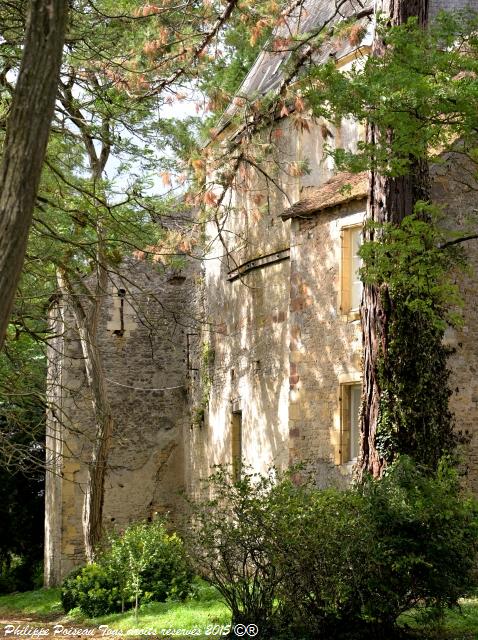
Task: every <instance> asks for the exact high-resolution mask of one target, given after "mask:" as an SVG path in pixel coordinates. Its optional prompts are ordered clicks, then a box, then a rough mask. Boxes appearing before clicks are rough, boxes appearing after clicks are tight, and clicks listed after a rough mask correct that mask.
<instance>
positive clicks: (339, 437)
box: [332, 371, 362, 471]
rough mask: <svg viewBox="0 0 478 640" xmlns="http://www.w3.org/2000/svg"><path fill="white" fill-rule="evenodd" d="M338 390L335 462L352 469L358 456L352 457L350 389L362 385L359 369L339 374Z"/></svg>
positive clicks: (335, 421)
mask: <svg viewBox="0 0 478 640" xmlns="http://www.w3.org/2000/svg"><path fill="white" fill-rule="evenodd" d="M338 383H339V384H338V390H337V406H336V410H335V412H334V425H335V428H334V433H333V434H332V446H333V449H334V462H335V464H337V465H340V466H342V467H344V469H346V470H347V471H351V470H352V467H353V466H354V464H355V463H356V462H357V458H356V457H355V458H352V459H351V458H350V426H351V423H350V390H351V388H352V387H354V386H360V387H361V385H362V375H361V373H360V372H359V371H353V372H352V373H346V374H342V375H340V376H339V380H338Z"/></svg>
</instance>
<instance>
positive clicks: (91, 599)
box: [61, 563, 121, 618]
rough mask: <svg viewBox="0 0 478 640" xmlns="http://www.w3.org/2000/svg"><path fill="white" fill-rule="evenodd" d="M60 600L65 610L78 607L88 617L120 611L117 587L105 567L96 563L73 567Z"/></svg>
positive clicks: (63, 587)
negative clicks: (77, 567)
mask: <svg viewBox="0 0 478 640" xmlns="http://www.w3.org/2000/svg"><path fill="white" fill-rule="evenodd" d="M61 602H62V605H63V608H64V610H65V612H67V613H68V611H70V610H71V609H74V608H75V607H79V608H80V609H81V611H82V612H83V613H84V614H85V615H86V616H88V617H89V618H96V617H97V616H101V615H104V614H106V613H114V612H117V611H121V598H120V593H119V589H118V587H117V585H116V584H115V583H114V581H113V579H112V578H111V576H109V575H108V573H107V571H106V569H105V568H104V567H102V566H101V565H100V564H97V563H92V564H88V565H86V566H85V567H81V568H79V569H74V570H73V571H72V572H71V573H70V574H69V575H68V576H67V578H66V579H65V580H64V582H63V585H62V590H61Z"/></svg>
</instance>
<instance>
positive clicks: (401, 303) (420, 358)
mask: <svg viewBox="0 0 478 640" xmlns="http://www.w3.org/2000/svg"><path fill="white" fill-rule="evenodd" d="M371 226H372V227H373V225H371ZM371 235H372V236H375V238H374V240H373V241H370V242H366V243H365V244H364V245H363V247H362V249H361V257H362V259H363V263H364V266H363V268H362V278H363V280H364V282H365V283H367V284H375V285H377V286H378V287H380V291H381V295H382V305H383V309H384V311H385V317H386V322H385V325H384V335H383V340H384V342H383V343H382V346H381V350H380V357H379V361H378V371H377V373H378V381H379V385H380V390H381V394H380V405H379V420H378V425H377V433H376V446H377V450H378V452H379V454H380V455H381V456H382V457H383V459H384V460H385V461H386V462H387V463H391V462H392V461H393V460H394V459H395V458H396V457H397V456H399V455H400V454H406V455H409V456H411V457H413V458H414V459H415V460H416V461H417V462H419V463H420V464H422V465H424V466H426V467H427V468H430V469H436V468H437V465H438V463H439V460H440V458H441V457H442V456H443V455H447V454H448V455H449V454H453V452H454V450H455V448H456V445H457V441H458V437H457V435H456V432H455V430H454V420H453V415H452V413H451V411H450V409H449V406H448V404H449V398H450V395H451V393H452V392H451V389H450V383H449V381H450V371H449V368H448V357H449V355H450V354H451V349H450V348H448V347H447V346H445V344H444V334H445V331H446V328H447V327H448V326H456V325H458V324H459V323H460V316H459V312H458V310H459V307H460V305H461V300H460V296H459V292H458V287H457V285H456V283H455V282H454V275H455V274H456V272H457V265H463V257H462V255H461V254H460V252H459V250H457V249H456V247H450V246H446V235H445V232H444V231H443V229H441V228H440V218H439V211H438V210H437V209H436V208H435V207H432V206H431V205H427V204H424V203H418V204H417V206H416V208H415V213H414V214H413V215H410V216H407V217H405V219H404V220H403V221H402V223H401V224H400V225H399V226H392V225H385V226H382V227H381V228H380V229H378V228H376V229H375V230H374V229H373V228H372V229H371ZM383 345H385V349H384V347H383Z"/></svg>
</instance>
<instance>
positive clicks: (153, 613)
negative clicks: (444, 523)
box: [0, 584, 478, 640]
mask: <svg viewBox="0 0 478 640" xmlns="http://www.w3.org/2000/svg"><path fill="white" fill-rule="evenodd" d="M22 616H28V617H33V618H34V619H35V621H36V622H42V621H43V622H44V623H45V624H48V626H50V627H51V626H52V624H63V625H69V626H79V625H80V624H81V626H82V627H83V628H84V627H88V628H94V629H99V628H100V627H101V629H100V630H99V631H97V632H96V634H95V635H96V636H97V637H101V636H102V635H103V636H107V635H109V636H110V637H114V636H117V635H118V634H117V633H115V631H116V632H120V633H121V632H122V633H124V634H125V635H126V634H128V635H130V637H131V633H132V631H133V630H134V629H138V630H140V631H139V634H142V635H143V636H146V635H149V636H151V635H153V634H154V635H157V636H159V637H165V636H166V637H183V638H185V637H191V636H192V637H196V638H203V639H205V638H210V637H219V636H220V635H222V634H221V631H225V630H226V628H227V626H228V624H229V621H230V616H229V612H228V610H227V608H226V606H225V605H224V604H223V603H222V602H221V600H220V598H219V595H218V593H217V591H215V589H213V588H212V587H209V586H207V585H204V584H199V585H198V587H197V593H196V596H195V597H194V598H190V599H188V600H186V601H185V602H164V603H159V602H155V603H149V604H145V605H143V606H142V607H141V609H140V613H139V618H138V620H135V617H134V613H133V612H131V611H129V612H127V613H123V614H121V613H117V614H111V615H108V616H103V617H101V618H94V619H85V617H84V616H83V615H81V613H80V611H78V610H73V611H72V612H70V614H69V615H65V614H64V613H63V611H62V608H61V602H60V590H59V589H40V590H38V591H29V592H26V593H17V594H11V595H6V596H0V617H2V618H4V619H6V620H8V619H9V617H10V618H12V619H15V618H21V617H22ZM401 622H402V624H403V626H404V627H405V628H408V629H410V634H411V636H410V637H412V638H416V639H419V640H425V639H426V640H476V639H477V638H478V597H476V598H469V599H467V600H463V601H462V602H461V603H460V610H456V611H450V612H449V613H448V614H447V616H446V619H445V621H444V624H443V625H441V626H440V627H436V626H435V627H434V626H431V625H428V626H425V625H422V624H419V623H418V622H417V619H416V618H415V617H414V616H413V615H407V616H402V619H401ZM102 625H104V626H102ZM103 630H106V631H103ZM168 630H169V632H168ZM181 630H185V633H181ZM128 632H129V633H128ZM193 632H194V633H193ZM133 635H136V634H134V633H133ZM245 637H248V636H245ZM291 640H293V639H291Z"/></svg>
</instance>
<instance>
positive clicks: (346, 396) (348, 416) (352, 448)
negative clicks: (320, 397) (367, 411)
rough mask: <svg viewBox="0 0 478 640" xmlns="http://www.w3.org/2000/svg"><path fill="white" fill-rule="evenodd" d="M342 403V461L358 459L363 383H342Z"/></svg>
mask: <svg viewBox="0 0 478 640" xmlns="http://www.w3.org/2000/svg"><path fill="white" fill-rule="evenodd" d="M340 397H341V403H342V420H341V422H342V442H341V459H342V463H345V462H351V461H354V460H356V459H357V457H358V454H359V445H360V423H359V414H360V403H361V398H362V384H361V383H354V384H343V385H341V394H340Z"/></svg>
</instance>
